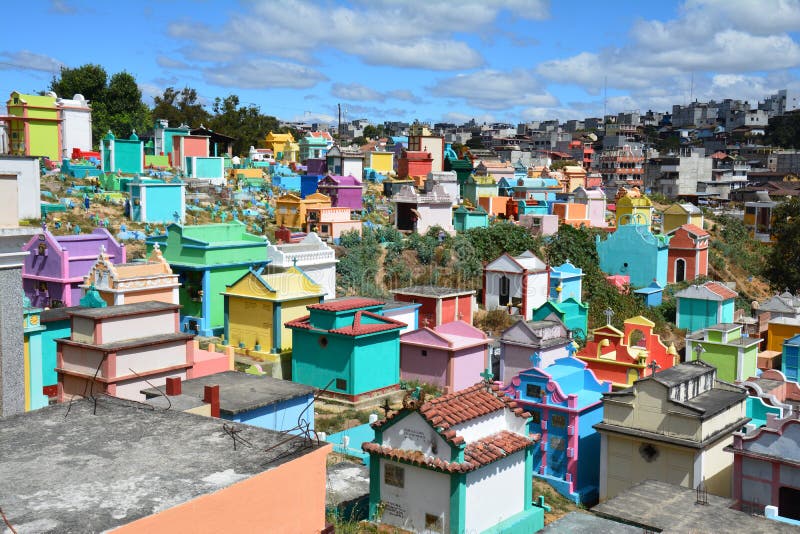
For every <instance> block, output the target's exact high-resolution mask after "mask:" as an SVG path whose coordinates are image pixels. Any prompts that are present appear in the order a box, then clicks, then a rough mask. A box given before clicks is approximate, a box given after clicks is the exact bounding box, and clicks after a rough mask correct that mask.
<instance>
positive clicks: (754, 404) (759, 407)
mask: <svg viewBox="0 0 800 534" xmlns="http://www.w3.org/2000/svg"><path fill="white" fill-rule="evenodd" d="M745 410H746V415H747V417H749V418H750V424H751V425H753V426H755V427H756V428H759V427H762V426H764V425H766V424H767V416H768V415H769V414H775V417H777V418H778V419H780V418H781V417H782V416H783V410H782V409H780V408H778V407H777V406H770V405H769V404H765V403H764V399H762V398H760V397H747V404H746V408H745Z"/></svg>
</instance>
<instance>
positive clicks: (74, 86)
mask: <svg viewBox="0 0 800 534" xmlns="http://www.w3.org/2000/svg"><path fill="white" fill-rule="evenodd" d="M107 82H108V74H107V73H106V70H105V69H104V68H103V67H101V66H100V65H95V64H93V63H87V64H86V65H83V66H80V67H76V68H74V69H70V68H68V67H61V72H60V73H59V76H58V78H56V77H55V76H53V79H52V81H51V82H50V90H51V91H53V92H54V93H55V94H56V95H58V96H60V97H62V98H72V97H73V96H75V95H76V94H81V95H83V97H84V98H85V99H86V100H88V101H89V102H95V101H105V93H106V84H107Z"/></svg>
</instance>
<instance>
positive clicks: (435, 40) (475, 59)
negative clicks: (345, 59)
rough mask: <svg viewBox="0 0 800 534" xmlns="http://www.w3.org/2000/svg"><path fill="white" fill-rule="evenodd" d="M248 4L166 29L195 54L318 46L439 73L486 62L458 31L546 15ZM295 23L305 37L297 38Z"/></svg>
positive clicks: (542, 5)
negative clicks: (223, 16)
mask: <svg viewBox="0 0 800 534" xmlns="http://www.w3.org/2000/svg"><path fill="white" fill-rule="evenodd" d="M245 5H246V8H245V9H244V10H242V11H241V12H237V13H234V14H233V15H231V16H230V18H229V19H228V20H227V21H225V22H224V23H223V24H222V25H221V27H219V28H208V27H199V26H198V25H197V24H194V23H192V22H181V23H174V24H172V25H170V27H169V32H170V34H171V35H172V36H173V37H176V38H179V39H184V40H186V41H189V42H190V43H191V44H190V46H189V47H187V49H186V52H187V54H191V55H193V56H194V57H198V56H200V55H202V54H209V53H213V54H217V56H216V57H219V55H220V54H223V55H224V58H225V59H231V58H232V57H234V56H235V55H236V54H241V53H255V54H258V55H263V56H280V57H283V58H285V59H291V60H295V61H299V62H302V63H306V64H311V63H313V62H314V61H315V54H316V53H317V52H318V51H319V50H320V49H321V48H332V49H335V50H338V51H340V52H343V53H345V54H348V55H351V56H355V57H357V58H359V59H361V60H362V61H363V62H365V63H367V64H370V65H387V66H394V67H407V68H422V69H430V70H443V71H444V70H455V69H464V68H475V67H479V66H481V65H483V64H484V63H485V60H484V58H483V57H482V56H481V54H480V53H478V52H477V51H476V50H475V49H473V48H472V47H471V46H470V45H469V44H468V43H467V42H465V41H464V40H463V39H461V38H460V37H459V36H460V35H462V34H464V33H471V32H477V31H481V32H485V31H487V30H492V29H493V26H495V25H496V23H497V19H498V17H499V16H500V14H501V13H510V14H511V15H512V16H514V17H518V18H525V19H530V20H542V19H544V18H546V17H547V16H549V2H547V1H546V0H510V1H495V0H491V1H487V0H465V1H462V2H459V5H458V6H457V7H454V6H453V5H452V4H450V3H448V2H436V1H434V2H431V1H429V0H406V1H404V2H396V1H394V0H377V1H366V0H351V1H350V2H348V3H344V4H341V5H335V6H331V5H329V4H327V3H322V2H317V1H314V0H286V1H285V2H282V3H281V5H280V8H276V6H275V3H274V2H271V1H268V0H257V1H253V2H250V3H248V4H245ZM298 21H302V28H303V35H302V38H297V28H298ZM387 21H389V22H394V23H387ZM243 28H246V31H242V29H243ZM378 30H379V31H378ZM200 36H202V37H200Z"/></svg>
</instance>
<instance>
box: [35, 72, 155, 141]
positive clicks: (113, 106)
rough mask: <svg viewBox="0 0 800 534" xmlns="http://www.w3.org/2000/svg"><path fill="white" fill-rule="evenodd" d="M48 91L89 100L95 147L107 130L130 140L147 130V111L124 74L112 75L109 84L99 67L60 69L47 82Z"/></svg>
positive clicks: (132, 80)
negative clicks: (79, 95) (132, 134)
mask: <svg viewBox="0 0 800 534" xmlns="http://www.w3.org/2000/svg"><path fill="white" fill-rule="evenodd" d="M50 90H51V91H53V92H55V93H56V94H57V95H59V96H64V97H70V98H71V97H72V96H73V95H75V94H77V93H80V94H82V95H83V96H84V98H86V99H87V100H89V103H90V104H91V106H92V138H93V141H94V145H95V146H97V145H98V144H99V142H100V139H102V138H103V136H104V135H105V134H106V132H108V131H109V130H111V131H113V132H114V135H116V136H117V137H129V136H130V134H131V132H132V131H133V130H134V129H135V130H137V131H139V132H140V133H141V132H143V131H145V130H147V129H148V128H149V126H150V110H149V109H148V107H147V106H146V105H145V104H144V102H142V92H141V91H140V90H139V86H138V85H137V84H136V79H135V78H134V77H133V76H132V75H131V74H129V73H127V72H124V71H123V72H119V73H117V74H114V75H113V76H112V77H111V79H110V80H109V79H108V75H107V73H106V71H105V69H104V68H103V67H101V66H100V65H94V64H86V65H83V66H81V67H77V68H74V69H70V68H62V69H61V72H60V74H59V76H58V78H55V77H54V78H53V80H52V81H51V82H50Z"/></svg>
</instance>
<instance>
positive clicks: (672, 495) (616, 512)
mask: <svg viewBox="0 0 800 534" xmlns="http://www.w3.org/2000/svg"><path fill="white" fill-rule="evenodd" d="M696 500H697V494H696V492H695V490H693V489H689V488H684V487H681V486H675V485H673V484H667V483H666V482H657V481H654V480H646V481H644V482H641V483H639V484H637V485H635V486H633V487H631V488H630V489H628V490H626V491H624V492H622V493H621V494H619V495H617V496H616V497H614V498H613V499H609V500H608V501H606V502H604V503H602V504H598V505H597V506H595V507H594V508H592V512H594V513H595V514H598V515H600V516H602V517H607V518H610V519H616V520H621V521H625V522H626V523H629V524H632V525H638V526H640V527H642V528H643V529H648V530H654V531H656V532H676V533H686V532H720V533H722V532H777V533H782V532H793V533H797V532H798V531H800V529H798V527H794V526H791V525H788V524H785V523H779V522H777V521H770V520H768V519H764V518H763V517H755V516H752V515H750V514H745V513H742V512H739V511H736V510H731V509H730V508H729V506H731V505H732V504H733V501H731V500H730V499H724V498H722V497H717V496H715V495H711V494H709V495H708V504H706V505H702V504H696Z"/></svg>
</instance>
